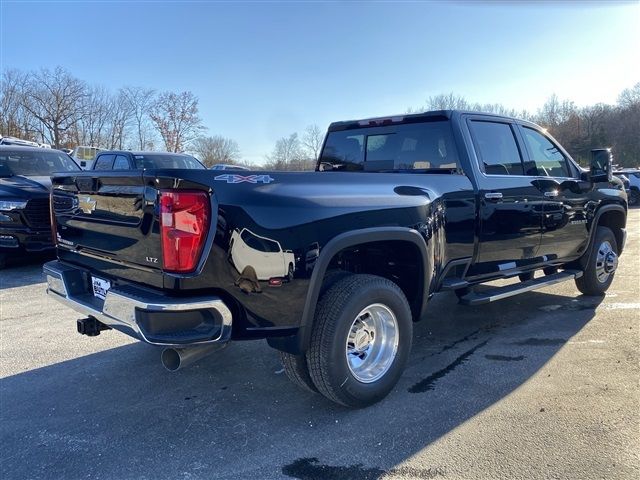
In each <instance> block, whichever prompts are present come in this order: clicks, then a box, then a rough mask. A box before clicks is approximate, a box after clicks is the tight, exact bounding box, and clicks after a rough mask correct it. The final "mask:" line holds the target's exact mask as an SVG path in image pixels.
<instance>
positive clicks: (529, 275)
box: [518, 272, 534, 282]
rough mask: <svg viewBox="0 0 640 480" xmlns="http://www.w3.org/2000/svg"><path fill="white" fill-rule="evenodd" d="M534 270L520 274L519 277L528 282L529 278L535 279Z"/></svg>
mask: <svg viewBox="0 0 640 480" xmlns="http://www.w3.org/2000/svg"><path fill="white" fill-rule="evenodd" d="M533 275H534V272H525V273H521V274H520V275H518V278H519V279H520V281H521V282H528V281H529V280H533Z"/></svg>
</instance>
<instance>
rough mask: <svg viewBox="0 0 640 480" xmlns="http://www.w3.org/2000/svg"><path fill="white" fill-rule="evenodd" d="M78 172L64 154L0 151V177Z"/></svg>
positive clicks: (78, 168) (45, 175)
mask: <svg viewBox="0 0 640 480" xmlns="http://www.w3.org/2000/svg"><path fill="white" fill-rule="evenodd" d="M75 170H80V167H78V165H76V164H75V162H74V161H73V160H71V157H69V156H68V155H67V154H66V153H63V152H56V151H51V150H44V149H43V150H41V151H32V150H24V151H21V150H0V176H2V177H10V176H13V175H24V176H27V177H29V176H31V177H49V176H51V174H53V173H56V172H72V171H75Z"/></svg>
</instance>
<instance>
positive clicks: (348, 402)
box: [307, 275, 413, 408]
mask: <svg viewBox="0 0 640 480" xmlns="http://www.w3.org/2000/svg"><path fill="white" fill-rule="evenodd" d="M375 305H381V306H382V307H383V308H384V309H387V310H388V311H389V312H391V313H392V314H393V316H394V317H395V320H396V322H395V326H396V327H397V328H396V329H395V330H393V332H394V333H393V334H394V335H396V336H397V349H396V350H395V355H394V356H393V357H391V356H386V358H387V360H388V361H389V362H391V363H389V365H388V366H387V368H386V369H385V370H383V372H381V373H380V375H381V376H380V377H378V378H374V379H372V381H369V382H368V383H364V382H362V381H360V380H358V379H357V378H356V377H355V376H354V374H353V372H352V370H351V369H350V367H349V364H348V361H347V339H348V336H349V333H350V332H351V331H352V326H353V324H354V321H355V320H356V319H357V317H358V315H359V314H360V313H361V312H362V311H363V310H364V309H365V308H370V307H374V306H375ZM412 334H413V321H412V317H411V309H410V308H409V303H408V302H407V299H406V298H405V296H404V294H403V293H402V290H400V288H399V287H398V286H397V285H396V284H395V283H393V282H391V281H390V280H387V279H385V278H382V277H377V276H374V275H348V276H346V277H344V278H341V279H340V280H338V281H336V282H335V283H334V284H333V286H331V287H330V288H329V289H328V290H327V291H326V292H325V293H324V294H323V295H322V297H321V298H320V300H319V302H318V305H317V307H316V314H315V319H314V324H313V329H312V332H311V344H310V346H309V350H308V352H307V365H308V366H309V372H310V374H311V378H312V380H313V383H314V384H315V386H316V387H317V388H318V391H319V392H320V393H322V394H323V395H324V396H325V397H327V398H328V399H329V400H332V401H334V402H336V403H339V404H341V405H344V406H347V407H356V408H361V407H366V406H368V405H371V404H373V403H376V402H378V401H380V400H382V399H383V398H384V397H385V396H387V394H388V393H389V392H390V391H391V390H392V389H393V387H394V386H395V384H396V383H397V382H398V379H399V378H400V376H401V375H402V371H403V370H404V367H405V365H406V363H407V359H408V358H409V352H410V350H411V340H412ZM381 336H382V332H381V334H380V336H378V334H377V332H376V333H375V338H381Z"/></svg>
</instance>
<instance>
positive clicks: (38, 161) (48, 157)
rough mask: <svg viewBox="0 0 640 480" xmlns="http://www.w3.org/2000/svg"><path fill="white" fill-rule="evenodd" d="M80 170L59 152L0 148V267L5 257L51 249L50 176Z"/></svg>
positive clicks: (30, 148) (37, 148) (39, 149)
mask: <svg viewBox="0 0 640 480" xmlns="http://www.w3.org/2000/svg"><path fill="white" fill-rule="evenodd" d="M75 171H80V167H78V165H76V163H75V162H74V161H73V160H72V159H71V157H70V156H69V155H67V154H66V153H64V152H61V151H59V150H48V149H43V148H40V147H23V146H15V145H1V146H0V268H2V267H4V265H5V263H6V260H7V257H8V256H9V255H10V256H12V257H13V256H16V255H20V254H25V253H31V252H43V251H46V250H51V249H53V248H54V243H53V240H52V238H51V222H50V218H51V217H50V212H49V191H50V189H51V180H50V178H49V177H50V175H52V174H54V173H61V174H62V173H70V172H75Z"/></svg>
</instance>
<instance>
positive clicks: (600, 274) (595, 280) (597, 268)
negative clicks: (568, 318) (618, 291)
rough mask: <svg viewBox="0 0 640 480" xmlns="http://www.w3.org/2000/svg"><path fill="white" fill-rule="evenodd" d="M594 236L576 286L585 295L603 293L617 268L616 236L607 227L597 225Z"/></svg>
mask: <svg viewBox="0 0 640 480" xmlns="http://www.w3.org/2000/svg"><path fill="white" fill-rule="evenodd" d="M597 228H598V229H597V230H596V236H595V238H594V241H593V244H592V245H591V254H590V256H589V262H588V263H587V266H586V268H585V269H584V272H583V274H582V276H581V277H580V278H576V286H577V287H578V290H580V291H581V292H582V293H584V294H585V295H594V296H600V295H604V293H605V292H606V291H607V289H608V288H609V286H610V285H611V282H613V276H614V274H615V271H616V268H618V244H617V242H616V237H615V235H614V234H613V232H612V231H611V229H610V228H607V227H597Z"/></svg>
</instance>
